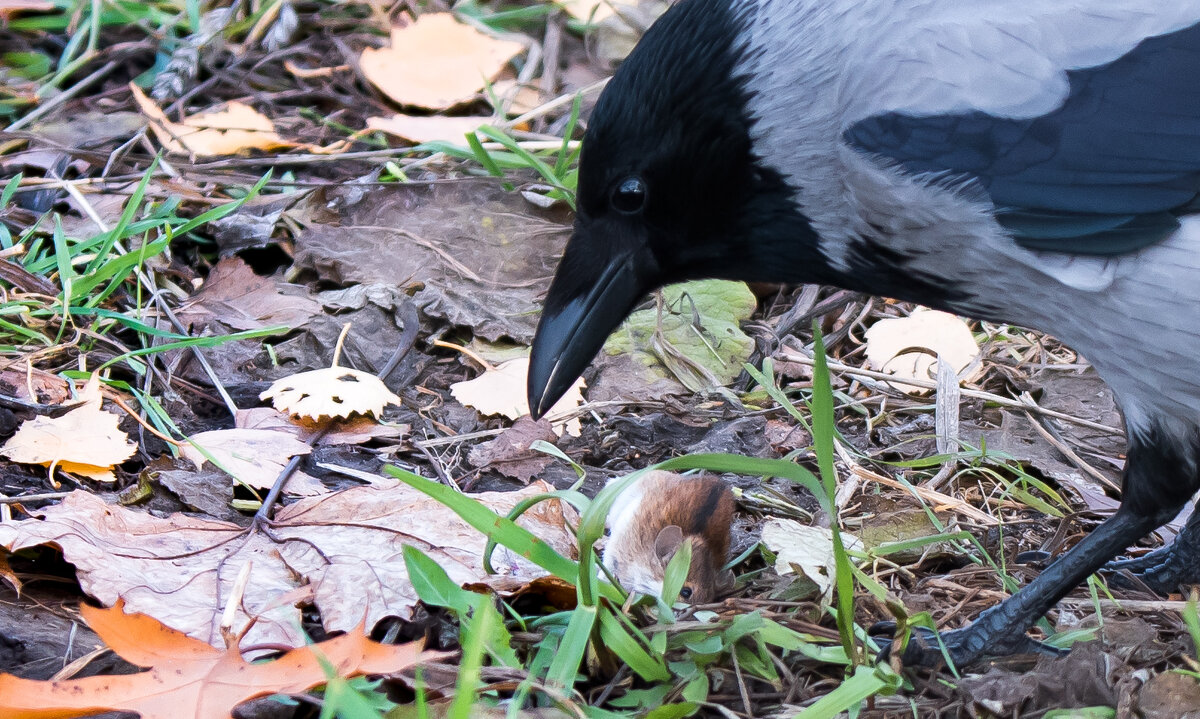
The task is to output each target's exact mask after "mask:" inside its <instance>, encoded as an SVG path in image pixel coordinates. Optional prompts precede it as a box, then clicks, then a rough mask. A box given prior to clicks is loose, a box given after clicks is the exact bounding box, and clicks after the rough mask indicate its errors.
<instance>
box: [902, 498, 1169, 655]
mask: <svg viewBox="0 0 1200 719" xmlns="http://www.w3.org/2000/svg"><path fill="white" fill-rule="evenodd" d="M1176 509H1178V508H1176ZM1172 516H1174V513H1171V514H1167V517H1168V518H1169V517H1172ZM1162 517H1163V513H1161V512H1156V513H1155V514H1153V515H1151V516H1147V515H1146V514H1139V513H1137V512H1135V511H1133V510H1132V509H1130V508H1129V507H1128V505H1126V506H1123V507H1122V508H1121V509H1120V510H1118V512H1117V513H1116V514H1115V515H1113V516H1112V517H1110V518H1109V519H1108V520H1107V521H1106V522H1104V523H1103V524H1101V525H1100V526H1099V527H1097V528H1096V529H1095V530H1094V531H1093V532H1092V533H1091V534H1090V535H1088V536H1087V537H1085V538H1084V539H1083V541H1081V542H1080V543H1079V544H1076V545H1075V546H1074V547H1072V548H1071V550H1070V551H1069V552H1067V553H1066V554H1064V555H1062V556H1061V557H1059V558H1058V559H1057V560H1055V562H1054V563H1053V564H1051V565H1050V566H1049V567H1047V568H1046V570H1045V571H1044V572H1042V573H1041V574H1039V575H1038V576H1037V578H1036V579H1034V580H1033V581H1032V582H1030V583H1029V585H1028V586H1027V587H1025V588H1024V589H1022V590H1021V591H1019V592H1017V593H1016V594H1014V595H1013V596H1011V597H1009V598H1008V599H1006V600H1004V601H1003V602H1001V603H1000V604H998V605H996V606H994V607H992V608H991V609H988V610H987V611H985V612H983V613H982V614H980V615H979V618H978V619H976V620H975V621H974V622H973V623H972V624H971V626H969V627H964V628H962V629H955V630H953V631H949V632H944V633H942V635H941V636H942V641H943V642H944V643H945V644H946V649H947V651H948V652H949V654H950V658H951V659H952V660H954V664H955V665H956V666H960V667H961V666H965V665H968V664H970V663H972V662H974V661H976V660H978V659H981V658H983V657H989V656H1006V655H1009V654H1023V653H1027V652H1032V651H1053V650H1052V649H1050V648H1048V647H1044V646H1042V645H1040V644H1039V643H1037V642H1035V641H1034V640H1032V639H1030V638H1029V637H1028V636H1027V635H1026V634H1025V630H1026V629H1028V628H1029V627H1030V626H1032V625H1033V623H1034V622H1036V621H1037V620H1038V619H1039V618H1041V617H1042V616H1043V615H1044V614H1045V613H1046V612H1048V611H1050V609H1051V608H1052V607H1053V606H1054V605H1055V604H1057V603H1058V600H1060V599H1062V598H1063V597H1064V596H1066V595H1067V593H1068V592H1070V591H1071V590H1072V589H1074V588H1075V587H1076V585H1078V584H1079V583H1080V582H1082V581H1083V580H1084V579H1087V577H1088V576H1090V575H1091V574H1092V573H1093V572H1095V571H1096V570H1098V569H1100V568H1101V567H1103V566H1104V564H1105V562H1107V561H1108V560H1109V559H1111V558H1112V557H1113V556H1115V555H1116V554H1117V553H1119V552H1121V551H1122V550H1124V549H1125V548H1126V547H1128V546H1129V545H1131V544H1133V543H1134V542H1136V541H1137V540H1139V539H1141V538H1142V537H1144V536H1146V535H1147V534H1149V533H1150V532H1151V531H1153V530H1154V529H1156V528H1157V527H1159V526H1160V525H1161V524H1162V523H1163V522H1164V521H1166V520H1165V519H1163V518H1162ZM903 658H904V663H905V664H907V665H909V666H926V667H929V666H937V665H939V664H943V663H944V662H945V660H944V659H943V657H942V653H941V650H940V648H939V647H938V644H937V641H936V640H933V639H932V638H931V637H923V636H918V635H916V634H914V636H913V637H912V639H910V640H909V643H908V647H907V648H906V649H905V651H904V657H903Z"/></svg>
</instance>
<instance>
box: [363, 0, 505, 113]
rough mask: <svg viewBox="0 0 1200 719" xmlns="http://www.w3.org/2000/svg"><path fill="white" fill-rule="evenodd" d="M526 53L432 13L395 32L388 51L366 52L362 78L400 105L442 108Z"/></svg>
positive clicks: (463, 98) (464, 97) (473, 91)
mask: <svg viewBox="0 0 1200 719" xmlns="http://www.w3.org/2000/svg"><path fill="white" fill-rule="evenodd" d="M524 49H525V46H524V45H523V44H521V43H519V42H513V41H511V40H500V39H497V38H494V37H491V36H490V35H485V34H483V33H481V32H479V31H478V30H476V29H475V28H473V27H471V26H470V25H465V24H463V23H461V22H459V21H458V20H456V19H455V18H454V16H453V15H452V14H450V13H430V14H426V15H422V16H421V17H419V18H417V21H416V22H414V23H413V24H411V25H409V26H407V27H403V28H394V29H393V30H392V44H391V46H390V47H385V48H380V49H375V48H367V49H366V50H363V53H362V57H361V58H360V60H359V65H360V67H361V68H362V72H363V75H364V76H365V77H366V78H367V79H368V80H370V81H371V82H372V83H373V84H374V85H375V86H376V87H378V88H379V89H380V90H382V91H383V92H384V93H385V94H386V95H387V96H388V97H390V98H392V99H393V100H395V101H396V102H398V103H400V104H401V105H415V106H417V107H427V108H431V109H438V110H440V109H444V108H447V107H450V106H452V105H457V104H459V103H462V102H466V101H468V100H471V99H472V98H474V97H475V95H476V93H478V92H479V91H480V90H482V89H483V86H484V84H485V82H487V81H491V80H495V79H496V76H498V75H499V74H500V71H501V70H503V69H504V66H505V65H506V64H508V61H509V60H511V59H512V58H513V57H515V56H516V55H517V54H518V53H520V52H521V51H522V50H524Z"/></svg>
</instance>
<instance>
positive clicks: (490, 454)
mask: <svg viewBox="0 0 1200 719" xmlns="http://www.w3.org/2000/svg"><path fill="white" fill-rule="evenodd" d="M557 438H558V437H557V435H555V434H554V429H553V427H551V425H550V422H549V421H547V420H545V419H542V420H539V421H537V422H534V421H533V418H532V417H529V416H525V417H521V418H520V419H518V420H517V421H516V422H513V425H512V426H511V427H509V428H508V429H506V430H504V431H503V432H501V433H500V435H499V436H498V437H496V438H495V439H493V440H491V441H489V442H484V443H483V444H480V445H477V446H475V447H472V448H471V451H470V452H469V453H468V454H467V460H468V461H469V462H470V463H471V464H473V465H475V466H476V467H479V468H481V469H482V468H484V467H489V468H491V469H494V470H496V471H497V472H500V473H501V474H503V475H505V476H507V477H514V478H516V479H519V480H521V481H522V482H525V483H526V484H529V480H531V479H533V478H534V477H535V476H537V474H538V473H539V472H541V471H542V470H543V469H545V468H546V467H547V466H549V465H550V463H551V462H553V461H554V458H553V457H551V456H550V455H548V454H545V453H543V452H537V451H534V450H531V449H530V448H529V445H530V444H532V443H534V442H536V441H537V440H539V439H540V440H542V441H544V442H554V440H555V439H557Z"/></svg>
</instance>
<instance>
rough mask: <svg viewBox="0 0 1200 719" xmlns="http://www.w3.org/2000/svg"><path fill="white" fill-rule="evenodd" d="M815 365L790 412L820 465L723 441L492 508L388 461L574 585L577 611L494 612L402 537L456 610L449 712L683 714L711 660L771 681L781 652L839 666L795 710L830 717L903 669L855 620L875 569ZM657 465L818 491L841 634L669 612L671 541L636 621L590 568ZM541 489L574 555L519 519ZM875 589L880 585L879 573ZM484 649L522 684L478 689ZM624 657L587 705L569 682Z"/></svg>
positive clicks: (674, 567)
mask: <svg viewBox="0 0 1200 719" xmlns="http://www.w3.org/2000/svg"><path fill="white" fill-rule="evenodd" d="M817 347H818V351H817V356H818V357H820V358H821V359H822V360H823V356H824V354H823V353H824V350H823V347H822V346H821V344H820V342H819V340H818V345H817ZM815 376H816V378H817V379H816V381H815V382H814V389H813V393H812V397H811V401H810V403H809V407H810V415H809V417H811V419H809V418H807V417H803V415H802V414H800V411H799V410H798V409H795V407H794V406H793V408H792V409H793V410H794V411H795V412H796V413H797V415H798V416H797V419H799V420H801V421H804V422H805V423H806V424H807V425H808V426H810V427H811V428H812V431H813V437H814V449H815V451H816V454H817V459H818V470H819V472H818V474H814V473H813V472H811V471H809V470H808V469H807V468H805V467H803V466H801V465H799V464H797V463H795V462H792V461H788V460H774V459H759V458H752V457H743V456H737V455H728V454H695V455H687V456H682V457H677V458H674V459H670V460H667V461H665V462H660V463H658V464H655V465H653V466H651V467H648V468H646V469H644V470H639V471H637V472H634V473H632V474H630V475H628V476H626V477H623V478H621V479H620V480H618V481H615V482H613V483H611V484H609V485H608V486H607V487H605V488H604V489H603V490H601V491H600V493H599V494H597V495H596V496H595V498H592V499H589V498H588V497H586V496H584V495H583V494H582V493H581V492H579V486H580V484H579V483H577V484H576V485H575V486H573V487H571V488H568V489H566V490H560V491H555V492H549V493H546V494H544V495H542V496H540V497H535V498H531V499H529V500H527V501H525V502H523V503H522V504H521V505H520V506H518V507H516V508H515V509H514V510H513V512H512V513H510V514H509V515H508V516H506V517H500V516H497V515H496V514H495V513H493V512H492V511H491V510H489V509H488V508H486V507H484V506H483V505H481V504H479V503H478V502H476V501H475V500H473V499H471V498H470V497H467V496H465V495H462V494H460V493H458V492H456V491H454V490H453V489H451V488H449V487H446V486H444V485H441V484H438V483H437V482H434V481H432V480H428V479H425V478H423V477H420V476H418V475H415V474H412V473H410V472H406V471H404V470H400V469H398V468H395V467H389V468H388V469H387V471H388V472H389V473H390V474H391V475H393V476H395V477H397V478H398V479H400V480H401V481H403V482H405V483H406V484H408V485H410V486H412V487H414V488H416V489H418V490H420V491H422V492H424V493H426V494H428V495H429V496H431V497H433V498H434V499H436V500H438V501H439V502H441V503H443V504H444V505H446V506H447V507H449V508H450V509H452V510H453V511H454V512H456V513H457V514H458V515H459V516H460V517H461V518H462V519H464V520H465V521H467V522H468V523H469V524H471V525H472V526H473V527H475V528H476V529H477V530H479V531H480V532H483V533H484V534H486V535H487V536H488V538H489V539H490V540H491V541H492V542H494V543H498V544H501V545H503V546H505V547H507V548H508V549H510V550H511V551H513V552H516V553H517V554H520V555H521V556H524V557H526V558H527V559H529V560H530V561H532V562H533V563H534V564H536V565H538V566H539V567H541V568H543V569H544V570H546V571H547V572H549V573H550V574H552V575H554V576H555V577H558V578H559V579H561V580H563V581H566V582H569V583H571V584H573V585H574V586H575V587H576V607H575V608H574V609H573V610H571V611H562V612H558V613H554V614H550V615H545V616H521V615H519V614H518V613H517V612H516V610H515V609H513V608H512V607H511V606H508V605H506V604H504V605H503V608H504V611H503V613H501V612H499V611H497V610H496V609H495V607H494V600H492V599H490V598H485V597H482V596H481V595H473V594H472V593H470V592H465V591H464V590H462V589H461V588H459V587H458V586H457V585H455V584H454V582H452V581H451V580H450V579H449V577H448V576H446V575H445V573H444V572H442V571H441V570H440V569H439V568H437V567H436V564H434V563H433V562H432V561H431V560H429V559H428V558H427V557H425V556H424V555H423V554H421V553H420V552H419V551H418V550H416V549H412V548H406V552H405V560H406V562H407V564H408V566H409V573H410V575H411V576H413V577H414V586H415V587H416V590H417V593H418V595H419V596H420V597H421V599H422V601H424V602H426V603H427V604H430V605H433V606H443V607H447V608H449V609H451V610H452V611H453V613H454V614H455V616H457V617H458V619H459V621H460V632H461V634H460V644H461V646H462V650H463V659H462V667H463V671H462V673H461V674H460V677H459V684H458V688H457V689H458V693H457V694H456V697H455V700H454V703H453V704H452V706H451V714H450V716H453V717H466V716H469V715H470V712H469V710H470V706H471V702H472V701H479V702H483V703H485V704H488V705H491V706H494V707H501V706H507V707H508V708H509V711H510V715H511V712H512V711H520V709H521V708H522V706H524V705H525V704H526V703H530V704H534V705H539V704H540V705H547V704H557V705H559V706H563V707H565V708H568V710H569V713H570V714H571V715H574V716H589V717H625V716H648V717H657V718H661V717H686V716H691V715H692V714H694V713H696V712H697V711H699V710H700V708H701V707H702V706H704V705H705V704H706V703H708V702H709V701H710V700H709V696H710V694H712V693H713V691H714V688H713V686H712V685H711V681H710V673H709V669H711V668H714V667H716V666H729V665H733V666H735V667H736V668H737V670H738V671H739V672H741V673H743V674H746V675H749V676H753V677H757V678H759V679H761V680H764V681H767V682H772V683H776V684H778V683H779V682H780V681H781V677H780V674H779V672H778V670H777V668H776V661H777V657H778V656H780V655H782V656H785V657H786V656H787V655H789V654H796V655H799V656H802V657H804V658H806V659H808V660H812V661H816V662H821V663H825V664H828V665H831V666H833V667H842V672H843V680H842V682H841V683H840V685H839V686H838V687H837V688H836V689H835V690H833V691H832V692H830V693H828V694H827V695H825V696H824V697H822V698H821V699H820V700H819V701H818V702H816V703H814V704H812V705H811V706H809V707H808V708H807V709H805V710H804V711H803V712H802V713H801V714H800V715H799V716H801V717H804V718H805V719H812V718H816V717H833V716H836V715H838V714H839V713H841V712H844V711H848V710H854V709H856V708H857V707H859V706H861V704H862V702H863V701H865V700H866V699H868V698H870V697H872V696H876V695H879V694H886V693H892V692H894V691H895V690H896V689H898V688H899V687H900V685H901V680H900V677H899V676H898V675H897V674H896V673H895V672H894V671H893V670H892V669H891V667H890V666H888V665H879V666H876V665H875V664H874V662H873V659H872V656H873V653H872V651H871V650H870V649H869V648H868V647H867V646H866V644H865V641H866V640H865V636H866V632H865V631H864V630H863V628H862V627H859V626H856V625H855V623H854V616H855V612H854V594H855V591H856V583H857V582H859V581H862V580H866V581H868V582H870V583H871V584H874V582H873V581H872V580H870V579H869V578H868V577H866V575H865V574H863V573H862V572H861V571H859V570H858V568H857V567H856V566H855V565H854V563H853V562H852V560H851V557H850V555H849V553H848V552H847V551H846V548H845V546H844V545H843V543H842V541H841V537H840V533H839V531H838V522H837V519H836V518H837V508H836V507H835V506H834V505H833V499H832V498H833V496H834V494H835V489H836V476H835V474H834V466H833V457H834V442H835V441H836V440H835V429H834V425H833V394H832V390H831V383H830V381H829V371H828V368H827V367H826V366H825V364H824V362H823V361H819V362H818V367H817V371H816V374H815ZM789 404H790V403H789ZM655 470H671V471H688V470H705V471H709V472H717V473H736V474H743V475H749V476H761V477H782V478H785V479H788V480H791V481H793V482H795V483H797V484H799V485H800V486H803V487H804V488H806V489H808V490H809V491H810V492H812V494H813V496H815V497H816V498H817V500H818V502H820V504H821V507H822V509H823V510H824V511H826V512H827V513H828V516H830V517H831V518H832V519H833V521H832V522H831V524H832V528H833V531H834V552H835V561H836V604H835V606H834V607H833V608H831V613H832V614H833V616H834V619H835V622H836V625H837V627H838V636H839V640H838V642H836V643H831V642H830V641H829V640H828V639H825V638H820V637H816V636H813V635H809V634H804V633H801V632H797V631H795V630H793V629H791V628H788V627H786V626H784V625H783V624H780V623H779V622H776V621H774V620H772V619H769V618H767V617H765V616H764V615H763V614H762V613H761V612H757V611H751V612H747V613H745V614H742V615H739V616H735V617H733V618H732V619H720V618H719V617H718V616H717V615H715V614H711V613H708V614H705V615H697V616H696V619H699V620H700V621H691V622H688V623H686V625H682V626H679V625H677V624H676V622H675V615H674V613H673V611H672V605H673V603H674V602H675V600H676V598H677V596H678V592H679V588H680V587H681V586H682V584H683V581H684V578H685V575H686V571H687V561H688V557H687V556H686V555H682V556H680V555H677V556H676V558H675V559H674V560H673V561H672V562H671V564H670V565H669V566H668V569H667V573H666V578H665V582H664V592H663V596H662V597H657V598H653V603H652V604H650V605H645V604H642V605H640V606H641V610H642V611H641V613H642V614H644V615H645V616H647V617H650V618H651V619H652V620H653V623H652V624H651V625H649V626H645V625H639V624H638V623H636V622H635V621H633V620H632V618H631V616H630V615H628V614H627V613H626V612H625V610H624V608H625V607H626V606H627V600H628V597H627V596H626V595H625V593H624V591H623V590H622V589H621V588H620V587H619V586H617V585H615V584H613V583H612V582H610V581H608V580H607V579H605V578H603V577H602V575H600V574H599V572H598V569H597V568H598V566H599V562H598V556H597V552H596V550H595V544H596V542H597V540H598V539H599V538H600V537H601V535H602V534H603V532H604V524H605V518H606V516H607V514H608V511H609V509H610V507H611V506H612V503H613V501H614V500H615V498H616V497H617V495H618V494H620V492H622V491H623V490H624V489H625V488H626V487H628V486H629V485H630V484H632V483H634V482H636V481H638V479H639V478H640V477H641V476H642V475H644V474H645V473H646V472H650V471H655ZM581 482H582V478H581ZM548 499H558V500H560V501H564V502H567V503H569V504H571V505H572V506H574V507H575V508H576V509H578V510H579V512H580V517H581V518H580V524H579V527H578V530H577V537H578V540H579V541H578V543H579V559H578V560H577V561H576V560H572V559H568V558H566V557H563V556H561V555H559V554H558V553H556V552H555V551H553V550H552V549H551V548H550V547H548V546H547V545H546V544H544V543H542V542H540V541H538V539H537V538H536V537H534V536H533V535H532V534H531V533H529V532H528V531H527V530H525V529H524V528H522V527H521V526H519V525H518V524H517V523H516V522H515V521H514V519H515V518H516V516H518V515H519V514H520V513H522V512H524V511H526V510H527V509H528V508H529V507H531V506H533V504H535V503H537V502H540V501H545V500H548ZM874 589H875V590H877V591H880V592H883V589H882V588H881V587H878V586H877V585H876V586H875V587H874ZM468 595H470V596H468ZM503 616H508V617H509V620H508V621H507V624H509V625H513V624H515V625H517V626H519V627H521V628H522V629H523V630H524V631H530V630H535V631H536V632H538V633H539V634H540V639H539V640H538V641H537V642H536V643H535V644H534V645H533V646H531V647H530V648H529V650H528V651H525V652H523V653H519V654H518V653H513V652H512V651H511V646H510V643H509V640H510V639H511V636H512V635H511V632H510V631H508V629H507V628H506V622H505V621H502V617H503ZM481 634H486V635H487V636H486V637H481V636H480V635H481ZM486 661H491V662H492V663H494V664H498V665H502V666H508V667H510V668H520V669H521V670H522V671H524V672H525V674H526V680H525V681H524V682H523V683H522V685H521V689H520V690H519V691H516V692H511V693H508V694H505V695H501V694H499V693H496V692H494V691H487V690H486V689H485V690H483V691H482V693H478V692H480V690H479V685H478V682H477V673H478V669H479V667H480V666H482V664H483V663H484V662H486ZM622 665H623V666H626V667H628V668H629V671H630V673H631V674H632V675H634V676H635V677H636V678H637V682H636V686H635V687H632V688H627V689H626V690H625V691H624V692H622V693H619V694H618V695H616V696H613V697H612V698H610V699H607V700H606V701H605V702H604V703H603V705H602V706H589V705H588V703H587V702H586V701H584V699H583V697H582V695H580V694H578V693H576V691H575V690H576V687H577V685H579V684H580V683H581V682H584V681H585V680H586V679H587V678H588V677H589V676H590V675H591V674H593V673H594V672H593V670H596V671H601V673H603V671H602V670H601V669H597V668H603V667H606V666H607V667H612V666H622ZM468 670H469V671H468ZM477 693H478V695H477ZM464 696H467V697H468V698H467V699H464V698H463V697H464Z"/></svg>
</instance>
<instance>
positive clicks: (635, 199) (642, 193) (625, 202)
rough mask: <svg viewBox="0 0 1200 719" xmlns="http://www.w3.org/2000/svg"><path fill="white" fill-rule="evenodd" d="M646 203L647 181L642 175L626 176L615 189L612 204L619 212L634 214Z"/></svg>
mask: <svg viewBox="0 0 1200 719" xmlns="http://www.w3.org/2000/svg"><path fill="white" fill-rule="evenodd" d="M645 205H646V183H645V182H642V178H640V177H626V178H625V179H624V180H621V183H620V184H619V185H617V186H616V187H615V188H614V189H613V193H612V206H613V209H614V210H616V211H617V212H620V213H623V214H626V215H632V214H634V213H637V212H641V211H642V208H643V207H644V206H645Z"/></svg>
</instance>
